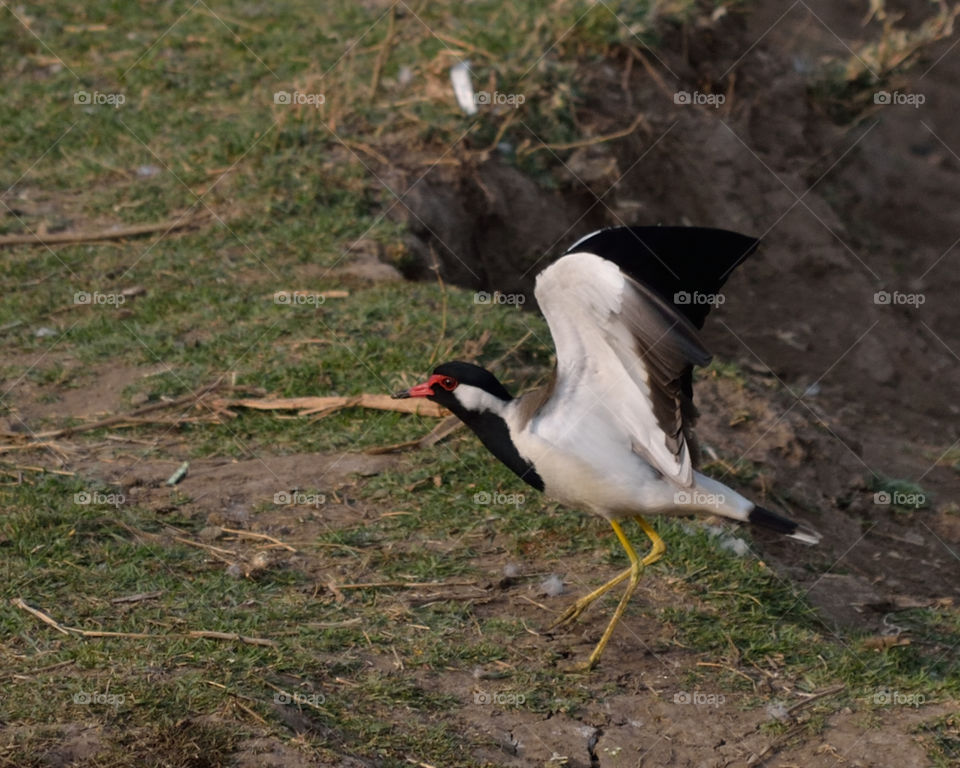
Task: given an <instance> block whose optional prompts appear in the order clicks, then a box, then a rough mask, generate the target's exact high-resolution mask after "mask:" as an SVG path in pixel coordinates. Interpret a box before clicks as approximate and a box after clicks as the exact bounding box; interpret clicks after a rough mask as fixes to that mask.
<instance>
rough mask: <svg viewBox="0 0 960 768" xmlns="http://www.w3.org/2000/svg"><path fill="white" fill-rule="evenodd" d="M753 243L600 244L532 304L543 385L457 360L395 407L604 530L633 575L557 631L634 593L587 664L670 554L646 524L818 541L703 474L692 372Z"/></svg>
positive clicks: (564, 265)
mask: <svg viewBox="0 0 960 768" xmlns="http://www.w3.org/2000/svg"><path fill="white" fill-rule="evenodd" d="M758 245H759V241H758V240H757V239H756V238H752V237H748V236H746V235H742V234H739V233H736V232H731V231H728V230H723V229H714V228H708V227H688V226H677V227H668V226H634V227H626V226H624V227H611V228H607V229H601V230H598V231H596V232H592V233H590V234H588V235H586V236H584V237H582V238H580V239H579V240H577V241H576V242H575V243H574V244H573V245H572V246H570V247H569V248H568V249H567V250H566V251H565V252H564V253H563V254H562V255H561V256H560V257H559V258H558V259H556V261H554V262H553V263H552V264H550V265H549V266H548V267H546V268H545V269H543V270H542V271H541V272H540V273H539V274H538V275H537V278H536V284H535V290H534V295H535V297H536V300H537V304H538V305H539V308H540V311H541V312H542V313H543V315H544V317H545V318H546V321H547V324H548V326H549V328H550V334H551V336H552V337H553V342H554V345H555V347H556V365H555V368H554V370H553V372H552V375H551V376H550V378H549V380H548V381H547V383H546V384H545V385H544V386H542V387H539V388H537V389H534V390H532V391H529V392H526V393H524V394H522V395H520V396H519V397H514V396H513V395H511V394H510V392H509V391H508V390H507V388H506V387H505V386H504V385H503V384H502V383H501V382H500V381H499V380H498V379H497V378H496V376H494V375H493V374H492V373H491V372H490V371H488V370H486V369H485V368H483V367H481V366H478V365H474V364H472V363H468V362H463V361H451V362H445V363H442V364H440V365H438V366H436V367H435V368H434V369H433V371H432V372H431V374H430V376H429V378H428V379H427V380H426V381H425V382H423V383H421V384H418V385H416V386H414V387H411V388H409V389H406V390H402V391H400V392H396V393H394V394H393V397H394V398H411V397H423V398H426V399H428V400H431V401H433V402H435V403H437V404H439V405H441V406H443V407H445V408H447V409H449V410H450V411H451V412H452V413H453V414H455V415H456V416H458V417H459V418H460V420H462V421H463V422H464V423H465V424H466V425H467V426H468V427H469V428H470V429H471V430H473V432H474V433H475V434H476V435H477V437H478V438H479V439H480V441H481V442H482V443H483V444H484V445H485V446H486V447H487V448H488V449H489V451H490V452H491V453H493V455H494V456H495V457H496V458H497V459H499V460H500V461H501V462H503V463H504V464H505V465H506V466H507V467H508V468H509V469H510V470H512V471H513V472H514V473H515V474H516V475H517V476H518V477H519V478H520V479H521V480H523V481H524V482H525V483H527V484H528V485H530V486H532V487H533V488H535V489H537V490H538V491H542V492H543V493H544V494H545V495H546V496H548V497H550V498H552V499H554V500H556V501H558V502H560V503H562V504H564V505H566V506H569V507H572V508H577V509H581V510H584V511H588V512H592V513H594V514H596V515H599V516H600V517H603V518H605V519H606V520H607V521H608V522H609V524H610V526H611V527H612V528H613V531H614V533H615V535H616V537H617V539H618V540H619V542H620V544H621V546H622V547H623V549H624V551H625V552H626V555H627V558H628V560H629V562H630V565H629V567H628V568H627V569H626V570H624V571H623V572H622V573H620V574H618V575H617V576H615V577H614V578H613V579H611V580H610V581H608V582H607V583H605V584H603V585H602V586H600V587H599V588H597V589H594V590H593V591H592V592H590V593H589V594H587V595H585V596H583V597H580V598H579V599H577V600H576V601H575V602H574V603H573V604H572V605H570V606H569V608H567V610H566V611H564V612H563V613H561V614H560V615H559V616H558V617H557V619H556V620H555V621H554V622H553V624H552V625H551V627H550V628H551V629H555V628H557V627H562V626H566V625H569V624H571V623H572V622H574V621H576V620H577V619H578V618H579V617H580V615H581V614H582V613H583V612H584V611H585V610H586V609H587V608H588V607H589V606H590V605H591V604H592V603H593V602H594V601H595V600H597V599H598V598H599V597H601V596H602V595H604V594H606V593H607V592H608V591H610V590H611V589H613V588H614V587H616V586H617V585H618V584H621V583H622V582H624V581H626V582H627V586H626V589H625V591H624V592H623V595H622V597H621V599H620V602H619V604H618V605H617V607H616V609H615V611H614V613H613V616H612V617H611V619H610V621H609V623H608V624H607V627H606V629H605V630H604V632H603V635H602V636H601V638H600V640H599V642H598V643H597V645H596V647H595V648H594V649H593V652H592V653H591V654H590V656H589V658H588V659H587V660H586V662H585V663H583V664H580V665H578V666H580V667H582V668H584V669H586V670H589V669H591V668H592V667H594V666H595V665H596V664H597V662H598V661H599V660H600V657H601V655H602V654H603V651H604V649H605V648H606V646H607V643H608V642H609V640H610V637H611V635H612V634H613V631H614V628H615V627H616V626H617V624H618V622H619V621H620V619H621V617H622V616H623V613H624V611H625V610H626V607H627V604H628V603H629V601H630V598H631V596H632V595H633V593H634V590H635V589H636V588H637V584H638V583H639V580H640V577H641V574H642V572H643V570H644V569H645V568H646V567H648V566H650V565H652V564H653V563H655V562H656V561H657V560H659V559H660V558H661V557H662V556H663V554H664V552H665V551H666V544H665V543H664V541H663V539H662V538H661V537H660V536H659V535H658V534H657V532H656V531H655V530H654V528H653V527H652V526H651V525H650V523H649V522H648V521H647V519H646V516H650V515H677V514H679V515H690V514H694V513H709V514H713V515H720V516H723V517H726V518H731V519H733V520H737V521H740V522H744V523H750V524H754V525H759V526H762V527H766V528H770V529H773V530H774V531H777V532H779V533H781V534H783V535H785V536H788V537H791V538H793V539H796V540H798V541H800V542H803V543H805V544H815V543H817V542H818V541H819V535H818V534H817V533H816V532H815V531H814V530H813V529H812V528H810V527H809V526H806V525H801V524H800V523H797V522H796V521H794V520H791V519H789V518H787V517H784V516H783V515H781V514H779V513H777V512H773V511H771V510H768V509H765V508H764V507H761V506H759V505H757V504H755V503H754V502H753V501H751V500H750V499H748V498H746V497H745V496H743V495H741V494H740V493H738V492H737V491H734V490H733V489H731V488H729V487H728V486H726V485H724V484H722V483H721V482H719V481H718V480H715V479H713V478H710V477H708V476H706V475H704V474H701V473H700V472H699V471H697V469H696V468H695V464H696V462H697V460H698V449H697V444H696V440H695V438H694V435H693V432H692V427H693V424H694V422H695V420H696V417H697V410H696V408H695V407H694V404H693V368H694V366H705V365H707V364H709V362H710V360H711V355H710V353H709V352H708V351H707V349H706V348H705V346H704V344H703V342H702V341H701V338H700V330H701V329H702V328H703V324H704V321H705V320H706V317H707V314H708V313H709V311H710V309H711V308H712V307H714V306H717V305H718V304H720V303H722V301H724V300H725V297H724V296H723V295H722V294H721V293H720V289H721V288H722V286H723V285H724V283H725V282H726V280H727V278H728V277H729V275H730V274H731V273H732V272H733V270H734V269H736V268H737V267H738V266H739V265H740V264H741V263H742V262H743V261H744V260H745V259H746V258H747V257H748V256H750V255H751V254H752V253H754V251H755V250H756V249H757V246H758ZM629 519H632V520H634V521H635V522H636V524H637V525H638V526H639V527H640V530H641V531H643V533H644V534H645V535H646V537H647V539H649V542H650V551H649V552H648V553H647V554H646V555H645V556H643V557H640V556H638V555H637V552H636V550H635V549H634V547H633V545H632V544H631V543H630V540H629V539H628V537H627V535H626V534H625V533H624V530H623V525H622V523H624V522H625V521H627V520H629Z"/></svg>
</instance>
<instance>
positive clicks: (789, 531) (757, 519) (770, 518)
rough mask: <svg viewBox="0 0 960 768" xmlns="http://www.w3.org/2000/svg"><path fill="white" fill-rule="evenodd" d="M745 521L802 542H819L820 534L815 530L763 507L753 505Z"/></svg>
mask: <svg viewBox="0 0 960 768" xmlns="http://www.w3.org/2000/svg"><path fill="white" fill-rule="evenodd" d="M747 522H748V523H750V524H751V525H759V526H760V527H761V528H767V529H769V530H771V531H776V532H777V533H782V534H783V535H784V536H786V537H788V538H791V539H796V540H797V541H800V542H803V543H804V544H819V543H820V534H819V533H817V532H816V531H814V530H811V529H810V528H806V527H801V526H800V524H799V523H796V522H794V521H793V520H790V519H789V518H786V517H784V516H783V515H778V514H777V513H776V512H771V511H770V510H769V509H764V508H763V507H759V506H754V508H753V509H751V510H750V514H749V515H748V516H747Z"/></svg>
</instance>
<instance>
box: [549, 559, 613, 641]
mask: <svg viewBox="0 0 960 768" xmlns="http://www.w3.org/2000/svg"><path fill="white" fill-rule="evenodd" d="M628 576H630V569H629V568H627V570H625V571H624V572H623V573H621V574H620V575H619V576H616V577H615V578H613V579H611V580H610V581H608V582H607V583H606V584H604V585H603V586H602V587H598V588H597V589H595V590H593V592H591V593H590V594H589V595H584V596H583V597H581V598H579V599H578V600H577V601H576V602H575V603H573V605H571V606H569V607H568V608H567V610H565V611H564V612H563V613H561V614H560V615H559V616H558V617H557V618H556V619H554V621H553V623H552V624H551V625H550V626H549V627H548V628H547V629H548V630H550V629H556V628H557V627H562V626H565V625H567V624H572V623H573V622H574V621H576V620H577V619H579V618H580V614H582V613H583V612H584V611H585V610H587V608H589V607H590V605H591V604H592V603H593V601H594V600H596V599H597V598H598V597H600V596H601V595H603V594H604V593H606V592H608V591H609V590H610V589H612V588H613V587H615V586H617V584H619V583H620V582H621V581H623V580H624V579H626V578H627V577H628Z"/></svg>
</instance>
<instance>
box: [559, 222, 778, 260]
mask: <svg viewBox="0 0 960 768" xmlns="http://www.w3.org/2000/svg"><path fill="white" fill-rule="evenodd" d="M617 232H623V233H627V232H629V233H630V234H632V235H633V236H634V237H636V238H637V239H638V240H640V241H643V238H644V236H647V235H649V236H653V237H658V238H660V237H669V236H671V235H672V236H677V237H685V238H690V237H705V238H711V239H712V240H713V241H714V242H716V241H719V240H726V241H727V242H728V243H729V244H730V246H731V247H732V248H733V249H735V250H739V251H740V252H741V253H742V258H746V257H747V256H749V255H750V254H751V253H753V252H754V251H755V250H756V249H757V247H758V246H759V245H760V243H761V242H762V241H761V239H760V238H758V237H753V236H752V235H745V234H743V233H742V232H735V231H734V230H732V229H723V228H722V227H699V226H660V225H657V226H633V227H603V228H602V229H598V230H596V231H595V232H591V233H590V234H588V235H585V236H584V237H581V238H580V239H579V240H577V241H576V242H575V243H574V244H573V245H571V246H570V247H569V248H567V250H566V251H564V253H570V252H572V251H573V250H574V249H576V250H578V251H579V250H584V246H587V245H588V244H589V243H590V241H591V240H593V239H594V238H597V237H602V236H603V235H611V234H615V233H617Z"/></svg>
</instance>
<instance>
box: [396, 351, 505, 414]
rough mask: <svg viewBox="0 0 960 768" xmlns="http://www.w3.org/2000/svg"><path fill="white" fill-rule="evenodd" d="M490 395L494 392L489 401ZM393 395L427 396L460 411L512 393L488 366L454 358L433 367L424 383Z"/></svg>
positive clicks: (452, 409) (475, 408) (482, 407)
mask: <svg viewBox="0 0 960 768" xmlns="http://www.w3.org/2000/svg"><path fill="white" fill-rule="evenodd" d="M487 396H492V397H493V398H494V400H493V401H490V400H489V398H488V397H487ZM394 397H425V398H427V399H428V400H433V401H434V402H435V403H439V404H440V405H442V406H443V407H444V408H449V409H450V410H451V411H453V412H454V413H456V414H458V415H460V414H461V413H463V412H464V411H472V410H484V403H485V401H486V402H488V403H490V404H491V405H494V406H495V405H497V401H500V402H501V403H503V404H506V403H508V402H510V401H511V400H512V399H513V397H512V396H511V395H510V393H509V392H507V390H506V388H505V387H504V386H503V384H501V383H500V382H499V381H498V380H497V377H496V376H494V375H493V374H492V373H490V371H488V370H487V369H486V368H481V367H480V366H479V365H473V364H472V363H464V362H460V361H459V360H455V361H453V362H449V363H443V364H442V365H438V366H437V367H436V368H434V369H433V373H432V374H431V376H430V378H429V379H428V380H427V381H425V382H424V383H423V384H418V385H417V386H415V387H411V388H410V389H407V390H404V391H402V392H397V393H396V394H395V395H394Z"/></svg>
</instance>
